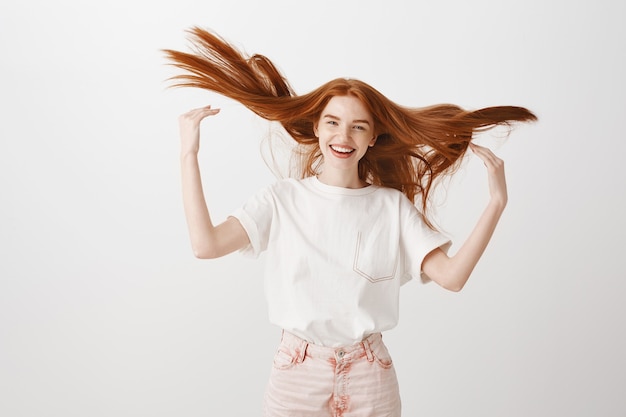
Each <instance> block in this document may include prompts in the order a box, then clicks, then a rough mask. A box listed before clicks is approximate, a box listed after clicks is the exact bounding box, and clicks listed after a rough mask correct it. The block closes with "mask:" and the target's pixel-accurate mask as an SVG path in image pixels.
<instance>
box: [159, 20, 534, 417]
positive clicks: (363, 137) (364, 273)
mask: <svg viewBox="0 0 626 417" xmlns="http://www.w3.org/2000/svg"><path fill="white" fill-rule="evenodd" d="M190 33H191V39H192V41H193V43H194V45H195V47H196V50H195V53H193V54H191V53H183V52H179V51H172V50H165V53H166V56H167V58H168V59H169V60H170V61H171V63H173V65H175V66H177V67H178V68H180V69H182V70H184V73H183V74H181V75H178V76H175V77H174V81H175V85H177V86H188V87H197V88H204V89H207V90H210V91H214V92H217V93H219V94H222V95H224V96H226V97H229V98H231V99H234V100H237V101H239V102H240V103H242V104H243V105H245V106H246V107H248V108H249V109H250V110H252V111H253V112H255V113H256V114H257V115H259V116H261V117H262V118H264V119H266V120H269V121H273V122H279V123H280V124H281V125H282V127H283V128H284V129H285V131H286V132H287V133H288V134H289V135H290V136H291V137H292V138H293V139H294V140H295V141H296V142H297V144H298V147H297V148H296V152H297V153H298V156H300V157H301V161H302V166H301V171H300V176H299V178H290V179H283V180H278V181H276V182H275V183H274V184H272V185H270V186H268V187H266V188H265V189H263V190H261V191H260V192H258V193H257V194H256V195H255V196H253V197H252V198H251V199H250V200H249V201H248V202H247V203H246V204H245V205H244V206H243V207H241V208H239V209H237V210H236V211H235V212H234V213H233V214H232V216H230V217H228V218H227V219H226V220H225V221H223V222H221V223H219V224H214V222H213V221H212V219H211V216H210V214H209V211H208V209H207V206H206V202H205V198H204V195H203V189H202V182H201V178H200V171H199V166H198V158H197V155H198V150H199V138H200V131H199V126H200V122H201V121H202V120H203V119H205V118H206V117H209V116H214V115H216V114H217V113H219V109H214V108H212V107H211V106H207V107H203V108H199V109H194V110H191V111H189V112H188V113H185V114H183V115H182V116H180V119H179V124H180V136H181V164H182V187H183V200H184V207H185V215H186V219H187V222H188V226H189V235H190V238H191V244H192V248H193V251H194V254H195V255H196V256H197V257H198V258H217V257H220V256H224V255H226V254H229V253H231V252H234V251H241V252H243V253H245V254H249V255H251V256H258V255H259V254H260V253H261V252H264V251H266V261H267V264H266V268H267V269H266V274H265V288H266V297H267V301H268V306H269V317H270V320H271V322H272V323H274V324H276V325H277V326H280V328H282V329H283V336H282V340H281V343H280V346H279V348H278V351H277V353H276V356H275V358H274V366H273V368H272V373H271V376H270V381H269V383H268V387H267V390H266V395H265V400H264V415H265V416H271V417H275V416H303V417H304V416H311V417H313V416H315V417H321V416H344V417H348V416H351V417H356V416H399V415H400V396H399V391H398V384H397V379H396V375H395V371H394V369H393V365H392V361H391V358H390V356H389V353H388V352H387V349H386V347H385V345H384V344H383V342H382V336H381V333H382V332H384V331H385V330H388V329H391V328H393V327H394V326H396V324H397V322H398V298H399V290H400V286H401V285H403V284H404V283H406V282H407V281H409V280H410V279H412V278H418V277H420V276H421V277H422V278H423V279H430V280H432V281H434V282H436V283H437V284H439V285H441V286H442V287H444V288H446V289H449V290H452V291H459V290H461V289H462V288H463V286H464V285H465V283H466V281H467V280H468V278H469V276H470V274H471V272H472V270H473V269H474V267H475V266H476V264H477V262H478V260H479V258H480V257H481V255H482V253H483V251H484V250H485V248H486V246H487V244H488V242H489V240H490V238H491V236H492V234H493V232H494V229H495V227H496V224H497V223H498V220H499V218H500V215H501V214H502V211H503V210H504V207H505V206H506V203H507V190H506V181H505V175H504V166H503V162H502V161H501V160H500V159H499V158H497V157H496V156H495V155H494V154H493V153H492V152H491V151H490V150H489V149H486V148H484V147H481V146H478V145H476V144H473V143H471V140H472V136H473V134H474V133H475V132H477V131H482V130H486V129H489V128H492V127H494V126H496V125H502V124H507V125H508V124H510V123H512V122H515V121H520V122H522V121H533V120H535V119H536V117H535V116H534V115H533V114H532V113H531V112H530V111H528V110H526V109H524V108H521V107H512V106H500V107H491V108H484V109H480V110H475V111H467V110H463V109H461V108H460V107H458V106H455V105H449V104H445V105H436V106H431V107H427V108H408V107H403V106H400V105H398V104H396V103H394V102H392V101H390V100H389V99H387V98H386V97H385V96H384V95H382V94H381V93H380V92H378V91H377V90H375V89H374V88H372V87H371V86H369V85H368V84H366V83H363V82H361V81H359V80H353V79H336V80H333V81H330V82H328V83H326V84H324V85H322V86H321V87H319V88H317V89H315V90H314V91H311V92H310V93H308V94H303V95H297V94H295V92H294V91H293V90H292V88H291V87H290V85H289V84H288V82H287V81H286V80H285V78H283V76H282V75H281V74H280V73H279V72H278V71H277V69H276V68H275V66H274V65H273V64H272V62H271V61H270V60H268V59H267V58H266V57H264V56H262V55H254V56H251V57H247V56H245V55H244V54H242V53H241V52H240V51H238V50H237V49H235V48H234V47H233V46H232V45H230V44H229V43H228V42H226V41H225V40H224V39H223V38H221V37H219V36H218V35H216V34H214V33H211V32H209V31H206V30H203V29H200V28H192V29H191V31H190ZM468 148H469V149H471V151H472V152H473V153H474V154H475V155H477V156H478V157H479V158H480V159H481V160H482V161H483V162H484V164H485V166H486V168H487V172H488V174H489V188H490V193H491V199H490V201H489V203H488V204H487V207H486V208H485V210H484V212H483V214H482V216H481V217H480V218H479V220H478V222H477V224H476V226H475V228H474V229H473V231H472V233H471V234H470V236H469V237H468V238H467V240H466V241H465V242H464V243H463V244H462V245H461V247H460V248H459V250H458V251H457V252H456V253H455V254H454V255H451V254H448V253H447V247H448V246H449V243H450V242H449V240H448V238H446V237H445V236H444V235H443V234H441V233H439V232H438V231H437V230H436V228H435V227H434V226H433V224H432V222H431V221H430V220H429V214H430V213H429V198H430V195H431V190H432V187H433V185H434V184H435V183H436V180H438V179H440V178H443V177H445V176H446V175H450V174H452V173H453V172H454V170H455V168H457V167H458V165H459V163H460V161H461V159H462V157H463V155H464V154H465V152H466V150H467V149H468Z"/></svg>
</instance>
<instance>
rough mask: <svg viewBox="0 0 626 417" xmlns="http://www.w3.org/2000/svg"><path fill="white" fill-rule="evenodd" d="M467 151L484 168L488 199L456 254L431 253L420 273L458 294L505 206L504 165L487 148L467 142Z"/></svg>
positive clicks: (439, 251)
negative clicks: (481, 163) (468, 144)
mask: <svg viewBox="0 0 626 417" xmlns="http://www.w3.org/2000/svg"><path fill="white" fill-rule="evenodd" d="M470 149H471V150H472V151H473V152H474V154H475V155H476V156H478V157H479V158H480V159H481V160H482V161H483V162H484V163H485V166H486V167H487V173H488V175H489V192H490V194H491V199H490V200H489V204H488V205H487V208H486V209H485V211H484V212H483V214H482V215H481V216H480V219H479V220H478V223H477V224H476V226H475V227H474V230H472V232H471V233H470V235H469V236H468V238H467V240H466V241H465V242H464V243H463V245H461V247H460V248H459V250H458V252H457V253H456V254H454V255H453V256H448V255H446V253H445V252H444V251H442V250H441V249H435V250H433V251H431V252H430V253H429V254H428V255H426V257H425V258H424V260H423V262H422V271H423V272H424V273H425V274H426V275H427V276H428V277H429V278H430V279H431V280H433V281H434V282H436V283H437V284H439V285H441V286H442V287H444V288H446V289H448V290H451V291H460V290H461V289H462V288H463V286H464V285H465V283H466V282H467V280H468V279H469V277H470V275H471V273H472V271H473V270H474V267H475V266H476V264H477V263H478V260H479V259H480V257H481V256H482V254H483V252H484V251H485V248H486V247H487V244H488V243H489V240H491V236H492V235H493V232H494V230H495V229H496V225H497V224H498V220H500V216H501V215H502V212H503V211H504V207H505V206H506V203H507V191H506V178H505V175H504V162H503V161H502V160H501V159H500V158H498V157H496V156H495V155H494V154H493V152H491V151H490V150H489V149H487V148H485V147H483V146H478V145H475V144H473V143H470Z"/></svg>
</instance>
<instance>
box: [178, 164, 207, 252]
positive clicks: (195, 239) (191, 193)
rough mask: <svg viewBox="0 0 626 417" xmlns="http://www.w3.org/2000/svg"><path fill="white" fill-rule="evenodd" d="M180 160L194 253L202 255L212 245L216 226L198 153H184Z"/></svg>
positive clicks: (184, 201) (186, 214)
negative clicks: (205, 191)
mask: <svg viewBox="0 0 626 417" xmlns="http://www.w3.org/2000/svg"><path fill="white" fill-rule="evenodd" d="M180 162H181V178H182V191H183V206H184V209H185V218H186V220H187V227H188V229H189V237H190V239H191V245H192V248H193V251H194V254H195V255H196V256H198V257H202V255H201V254H202V252H204V251H206V248H208V247H210V246H211V237H212V233H213V231H214V229H215V228H214V226H213V223H212V222H211V216H210V214H209V210H208V208H207V205H206V200H205V197H204V191H203V188H202V180H201V177H200V167H199V165H198V157H197V154H196V153H194V152H187V153H183V154H181V161H180Z"/></svg>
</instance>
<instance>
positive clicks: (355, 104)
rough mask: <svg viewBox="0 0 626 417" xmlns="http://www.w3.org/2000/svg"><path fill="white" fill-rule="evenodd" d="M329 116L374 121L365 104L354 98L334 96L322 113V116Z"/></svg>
mask: <svg viewBox="0 0 626 417" xmlns="http://www.w3.org/2000/svg"><path fill="white" fill-rule="evenodd" d="M328 114H330V115H333V116H336V117H345V118H348V119H363V120H370V121H371V120H372V114H371V113H370V112H369V110H368V109H367V107H365V104H363V102H362V101H361V100H359V99H358V98H356V97H354V96H334V97H333V98H331V99H330V101H329V102H328V104H326V107H324V110H323V111H322V116H325V115H328Z"/></svg>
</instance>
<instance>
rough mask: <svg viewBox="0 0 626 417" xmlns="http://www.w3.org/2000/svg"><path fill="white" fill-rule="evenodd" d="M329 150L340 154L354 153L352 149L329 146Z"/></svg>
mask: <svg viewBox="0 0 626 417" xmlns="http://www.w3.org/2000/svg"><path fill="white" fill-rule="evenodd" d="M330 149H332V150H333V151H335V152H338V153H341V154H351V153H352V152H354V149H352V148H346V147H344V146H339V145H330Z"/></svg>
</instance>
